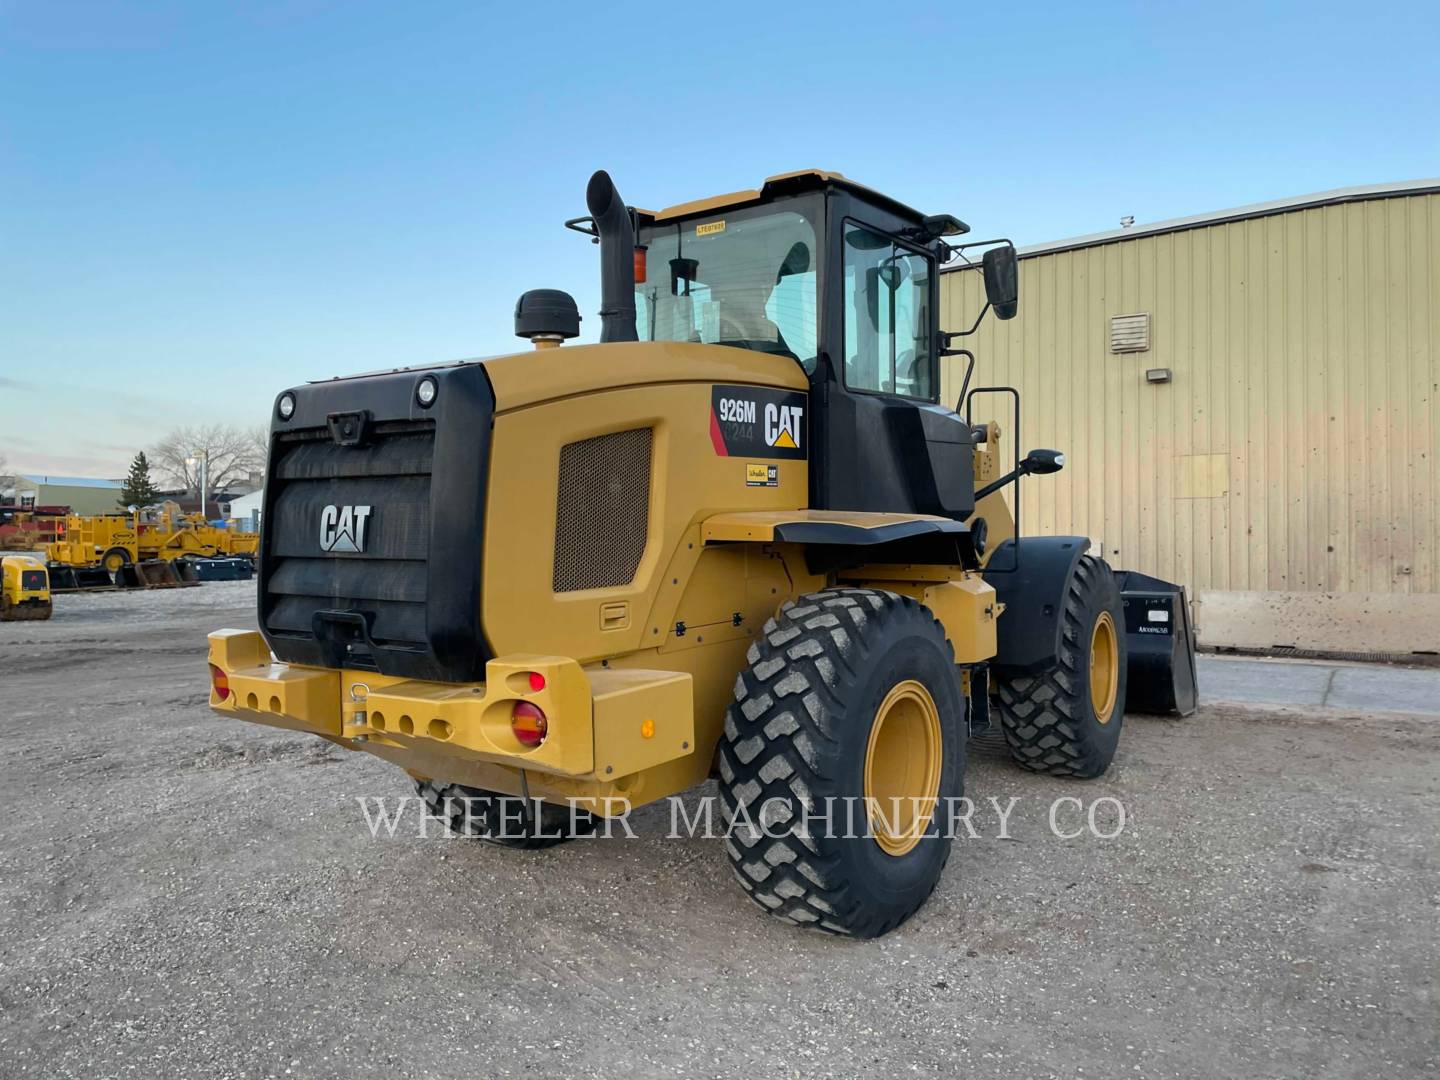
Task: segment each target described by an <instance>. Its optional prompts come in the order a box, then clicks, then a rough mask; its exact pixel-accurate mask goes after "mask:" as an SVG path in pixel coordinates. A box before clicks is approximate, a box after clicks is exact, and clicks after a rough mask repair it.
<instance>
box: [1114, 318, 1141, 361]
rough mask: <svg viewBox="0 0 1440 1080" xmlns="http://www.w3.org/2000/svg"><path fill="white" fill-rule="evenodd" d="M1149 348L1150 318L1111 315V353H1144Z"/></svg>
mask: <svg viewBox="0 0 1440 1080" xmlns="http://www.w3.org/2000/svg"><path fill="white" fill-rule="evenodd" d="M1149 348H1150V316H1149V315H1148V314H1142V315H1113V316H1111V318H1110V351H1111V352H1112V353H1125V352H1146V351H1147V350H1148V349H1149Z"/></svg>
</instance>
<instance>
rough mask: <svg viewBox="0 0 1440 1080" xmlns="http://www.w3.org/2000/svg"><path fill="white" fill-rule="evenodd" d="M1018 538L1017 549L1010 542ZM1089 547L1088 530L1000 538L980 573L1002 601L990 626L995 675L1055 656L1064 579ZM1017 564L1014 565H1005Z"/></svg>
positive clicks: (1033, 668) (1041, 664)
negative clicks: (993, 636) (1082, 533)
mask: <svg viewBox="0 0 1440 1080" xmlns="http://www.w3.org/2000/svg"><path fill="white" fill-rule="evenodd" d="M1017 544H1018V551H1017V549H1016V546H1017ZM1089 548H1090V538H1089V537H1088V536H1022V537H1021V538H1020V539H1019V540H1018V541H1016V540H1006V541H1004V542H1003V543H1001V544H1000V545H999V546H998V547H997V548H996V549H995V551H994V554H992V555H991V556H990V560H989V562H988V563H987V565H989V566H993V567H995V568H996V569H994V570H991V571H987V572H986V573H985V574H983V577H984V578H985V581H986V582H987V583H988V584H990V585H991V586H993V587H994V589H995V596H996V598H997V599H998V600H999V601H1000V602H1001V603H1002V604H1004V605H1005V611H1004V612H1003V613H1002V614H1001V616H1000V620H999V623H998V624H997V626H996V638H997V640H996V646H997V647H996V652H995V660H994V662H993V664H992V665H991V666H992V667H993V668H994V669H995V672H996V673H997V674H999V675H1002V676H1005V677H1008V678H1014V677H1016V676H1024V675H1037V674H1039V673H1040V672H1043V671H1048V670H1049V669H1050V668H1052V667H1054V666H1055V664H1056V663H1057V662H1058V661H1059V658H1060V611H1061V600H1062V598H1063V596H1064V590H1065V583H1066V582H1067V581H1068V580H1069V579H1070V574H1071V572H1072V571H1073V570H1074V569H1075V564H1076V563H1077V562H1079V561H1080V556H1082V555H1084V554H1085V552H1086V551H1088V550H1089ZM1017 556H1018V557H1019V565H1018V567H1016V569H1014V570H1008V569H1007V568H1008V567H1012V566H1016V557H1017Z"/></svg>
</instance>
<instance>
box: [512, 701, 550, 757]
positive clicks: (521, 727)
mask: <svg viewBox="0 0 1440 1080" xmlns="http://www.w3.org/2000/svg"><path fill="white" fill-rule="evenodd" d="M548 727H549V724H548V723H547V722H546V720H545V714H544V713H543V712H542V711H541V710H540V706H538V705H532V704H531V703H530V702H528V701H517V702H516V703H515V708H514V709H513V710H512V711H511V713H510V730H511V731H513V732H514V733H515V738H516V740H517V741H518V742H519V743H520V745H521V746H524V747H529V748H531V749H533V748H535V747H537V746H539V745H540V744H541V743H543V742H544V741H545V732H546V730H547V729H548Z"/></svg>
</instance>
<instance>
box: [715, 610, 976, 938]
mask: <svg viewBox="0 0 1440 1080" xmlns="http://www.w3.org/2000/svg"><path fill="white" fill-rule="evenodd" d="M747 659H748V660H749V663H750V666H749V667H748V668H747V669H746V670H745V671H743V672H741V674H740V677H739V678H738V679H737V680H736V683H735V702H734V704H732V705H731V707H730V709H729V711H728V713H727V714H726V719H725V734H724V736H723V737H722V739H721V741H720V748H719V749H720V754H719V769H720V780H721V783H720V795H721V799H722V802H723V805H724V812H725V819H726V832H727V840H726V849H727V851H728V852H729V855H730V863H731V867H732V868H733V870H734V871H735V876H736V877H737V878H738V879H739V881H740V884H741V886H743V887H744V889H745V891H746V892H748V893H749V894H750V897H751V899H753V900H754V901H755V902H756V903H758V904H759V905H760V906H761V907H763V908H765V909H766V910H767V911H769V912H770V913H771V914H772V915H775V916H776V917H778V918H781V919H785V920H786V921H788V922H792V923H796V924H799V925H804V926H814V927H817V928H819V929H821V930H826V931H829V932H831V933H835V934H848V935H852V936H855V937H862V938H869V937H877V936H879V935H880V934H884V933H886V932H887V931H889V930H892V929H894V928H895V927H896V926H898V925H900V923H902V922H904V921H905V920H906V919H908V918H909V917H910V916H911V915H912V914H914V913H915V911H916V910H917V909H918V908H919V907H920V906H921V905H922V904H923V903H924V902H925V901H926V899H927V898H928V897H929V896H930V894H931V892H933V891H934V889H935V885H936V882H938V881H939V879H940V873H941V871H942V870H943V869H944V868H945V862H946V860H947V859H948V858H949V855H950V837H949V833H948V829H946V828H943V827H942V828H938V829H937V828H936V822H937V819H938V820H939V821H940V822H944V821H945V820H947V817H946V815H947V810H948V807H949V804H948V803H947V802H946V800H948V799H952V798H957V797H958V796H959V795H960V793H961V790H962V787H963V781H964V771H965V701H964V698H963V697H962V695H961V692H960V680H959V677H958V673H957V671H956V668H955V658H954V650H953V649H952V648H951V647H950V643H949V642H948V641H947V640H946V638H945V632H944V631H943V630H942V629H941V627H940V624H939V623H937V622H936V621H935V618H934V616H933V615H931V613H930V612H929V610H928V609H926V608H925V607H923V606H922V605H920V604H919V603H917V602H916V601H914V600H912V599H910V598H909V597H904V596H898V595H896V594H895V593H891V592H884V591H881V590H879V589H827V590H825V591H823V592H818V593H812V594H810V595H808V596H802V597H800V598H799V599H798V600H796V601H793V602H791V603H789V604H786V605H785V606H784V607H782V608H781V609H780V614H779V615H778V616H777V617H776V618H774V619H771V620H770V621H769V622H767V623H766V624H765V627H764V631H763V636H762V637H761V638H760V639H759V640H758V641H756V642H755V644H753V645H752V646H751V647H750V652H749V654H748V656H747ZM887 793H888V794H887ZM867 795H868V796H870V797H872V798H875V799H877V800H878V801H879V803H881V804H882V810H883V812H884V813H885V814H886V815H887V816H891V818H892V820H891V822H890V826H891V827H889V828H887V824H886V823H885V822H881V821H877V822H876V823H875V824H874V826H873V827H871V826H870V825H869V819H868V815H867V812H866V806H867V804H866V802H865V801H864V800H865V798H866V796H867ZM892 797H900V798H901V802H902V804H903V803H909V804H910V806H911V807H914V808H916V809H918V812H916V810H907V809H905V808H903V807H902V814H901V815H895V814H893V810H894V808H895V807H896V805H897V804H896V803H894V802H892V801H891V798H892ZM832 800H833V801H832ZM912 800H913V801H912ZM932 800H933V801H932ZM927 804H928V809H927V808H926V806H927ZM827 810H828V814H829V819H830V820H829V824H828V826H827V823H826V822H825V821H824V820H822V818H823V816H824V815H826V814H827ZM807 814H808V815H810V819H809V824H808V826H807V823H806V821H805V816H806V815H807ZM906 816H908V818H909V820H905V817H906ZM752 826H753V827H752Z"/></svg>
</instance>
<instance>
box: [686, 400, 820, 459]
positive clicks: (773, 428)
mask: <svg viewBox="0 0 1440 1080" xmlns="http://www.w3.org/2000/svg"><path fill="white" fill-rule="evenodd" d="M807 401H808V395H806V394H804V393H803V392H801V391H799V390H771V389H767V388H765V387H759V386H716V387H714V388H712V390H711V394H710V441H711V442H712V443H713V444H714V446H715V452H716V453H717V454H720V455H721V456H723V457H761V458H767V457H768V458H803V457H805V455H806V447H807V444H808V441H809V438H810V432H809V428H808V427H807V426H806V420H805V406H806V402H807Z"/></svg>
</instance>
